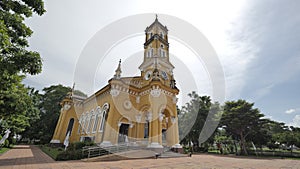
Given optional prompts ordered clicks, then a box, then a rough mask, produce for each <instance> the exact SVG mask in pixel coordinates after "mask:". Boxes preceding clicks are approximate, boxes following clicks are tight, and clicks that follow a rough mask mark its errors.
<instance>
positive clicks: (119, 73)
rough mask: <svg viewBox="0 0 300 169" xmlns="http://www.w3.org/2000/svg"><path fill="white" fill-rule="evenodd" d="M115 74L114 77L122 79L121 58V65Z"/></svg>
mask: <svg viewBox="0 0 300 169" xmlns="http://www.w3.org/2000/svg"><path fill="white" fill-rule="evenodd" d="M115 72H116V73H115V75H114V78H115V79H120V78H121V73H122V70H121V59H120V61H119V65H118V68H117V69H116V71H115Z"/></svg>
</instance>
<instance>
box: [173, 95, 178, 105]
mask: <svg viewBox="0 0 300 169" xmlns="http://www.w3.org/2000/svg"><path fill="white" fill-rule="evenodd" d="M177 102H178V98H177V97H176V96H173V103H174V104H176V103H177Z"/></svg>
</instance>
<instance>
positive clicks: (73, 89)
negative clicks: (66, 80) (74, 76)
mask: <svg viewBox="0 0 300 169" xmlns="http://www.w3.org/2000/svg"><path fill="white" fill-rule="evenodd" d="M74 91H75V82H73V87H72V96H73V95H74Z"/></svg>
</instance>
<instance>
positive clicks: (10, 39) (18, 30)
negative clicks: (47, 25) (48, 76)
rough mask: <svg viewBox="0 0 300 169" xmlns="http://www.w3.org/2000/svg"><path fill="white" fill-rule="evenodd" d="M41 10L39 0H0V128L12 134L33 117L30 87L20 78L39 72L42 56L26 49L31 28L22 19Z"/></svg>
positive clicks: (41, 3)
mask: <svg viewBox="0 0 300 169" xmlns="http://www.w3.org/2000/svg"><path fill="white" fill-rule="evenodd" d="M44 12H45V9H44V3H43V1H42V0H35V1H33V0H19V1H15V0H2V1H0V121H1V127H3V128H10V129H11V130H12V132H13V133H18V132H21V131H23V130H24V129H25V128H26V127H27V126H29V125H30V120H31V119H34V118H36V117H34V116H37V110H36V108H35V107H34V100H32V98H31V96H30V89H28V88H26V87H25V86H24V85H23V84H22V80H23V79H24V78H25V74H31V75H34V74H37V73H40V72H41V68H42V59H41V57H40V55H39V53H37V52H34V51H29V50H27V47H28V46H29V44H28V41H27V38H28V37H30V36H31V35H32V30H30V28H29V27H27V26H26V25H25V23H24V19H25V18H28V17H31V16H32V14H33V13H36V14H38V15H42V14H43V13H44ZM12 135H13V134H11V135H10V136H12Z"/></svg>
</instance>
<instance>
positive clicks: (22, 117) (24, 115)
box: [0, 75, 39, 135]
mask: <svg viewBox="0 0 300 169" xmlns="http://www.w3.org/2000/svg"><path fill="white" fill-rule="evenodd" d="M0 77H3V76H0ZM10 77H11V83H10V85H9V86H2V85H1V86H0V100H1V101H0V112H1V113H0V119H1V124H2V125H1V128H2V130H3V129H4V128H10V130H11V132H12V133H19V132H22V131H24V130H25V128H26V127H28V126H30V122H31V121H33V120H35V119H36V118H38V116H39V110H38V108H37V107H36V99H35V98H33V97H34V96H33V94H34V93H33V92H34V91H33V90H32V89H29V88H26V87H25V86H24V85H23V84H21V81H22V79H23V76H18V75H12V76H10ZM1 81H2V79H1ZM11 135H12V134H11Z"/></svg>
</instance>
